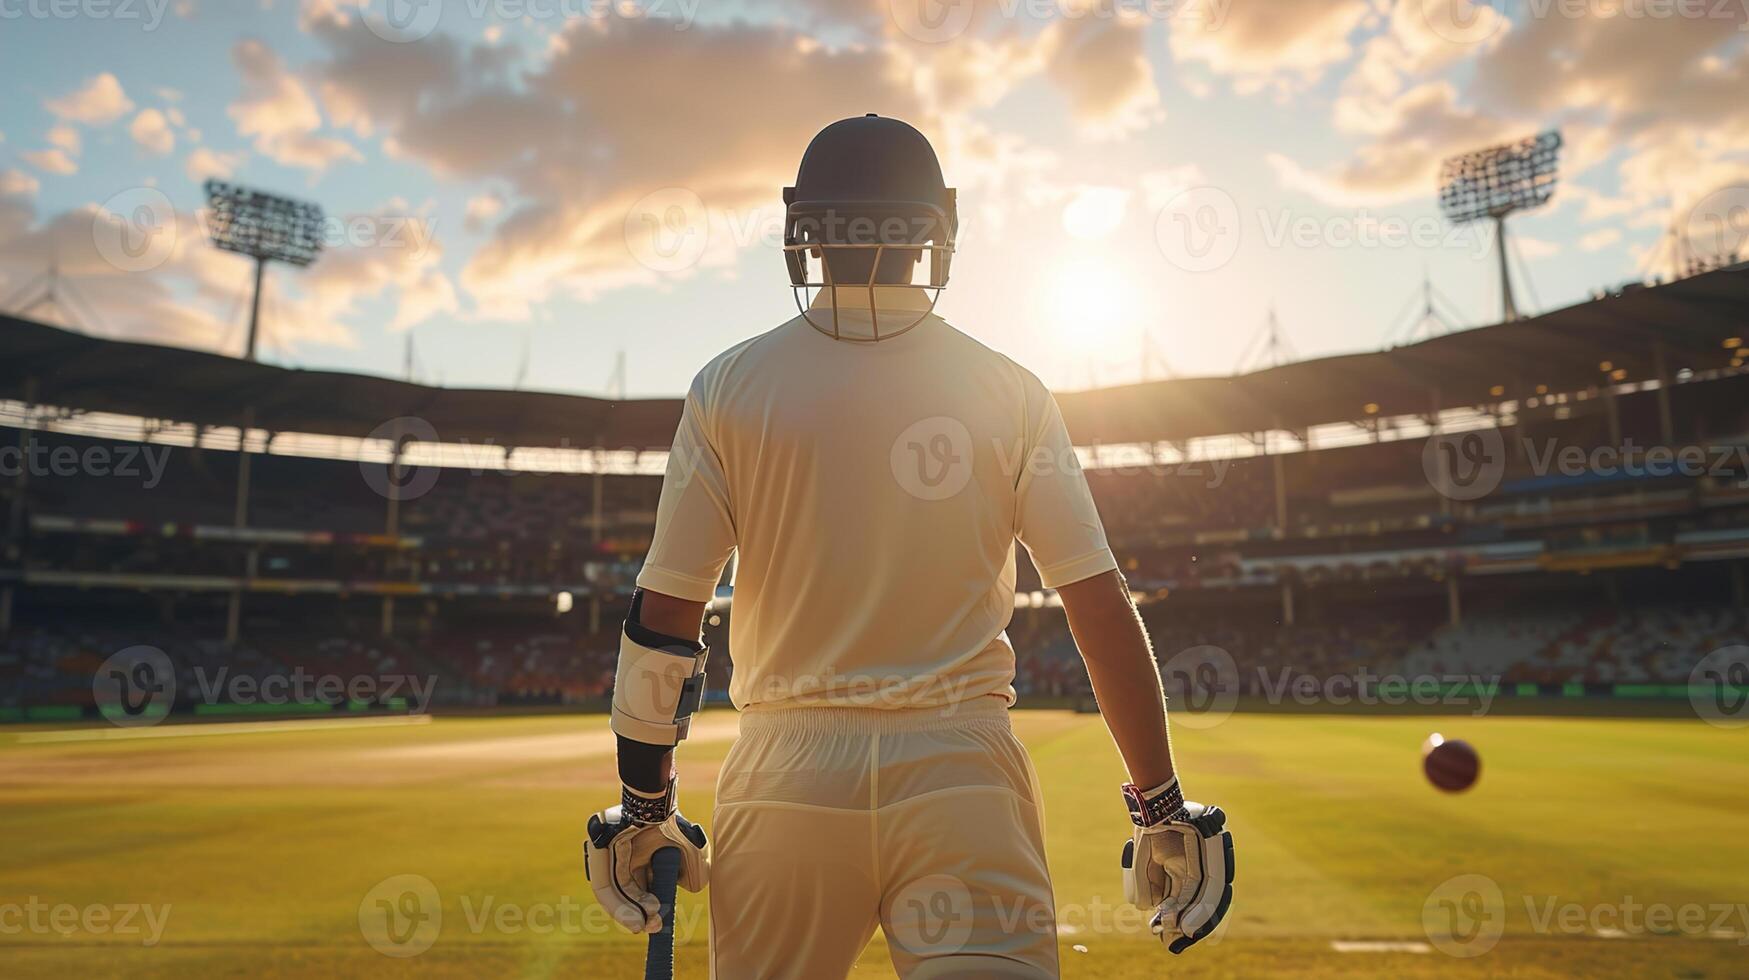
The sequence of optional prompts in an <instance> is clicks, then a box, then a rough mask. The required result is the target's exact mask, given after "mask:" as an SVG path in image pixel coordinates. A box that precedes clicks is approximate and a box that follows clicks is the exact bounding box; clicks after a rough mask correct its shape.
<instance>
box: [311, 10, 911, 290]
mask: <svg viewBox="0 0 1749 980" xmlns="http://www.w3.org/2000/svg"><path fill="white" fill-rule="evenodd" d="M308 29H309V30H310V32H311V34H312V35H313V36H314V37H315V38H316V39H317V40H318V41H319V42H320V43H322V44H323V45H324V46H325V47H326V48H327V50H328V51H329V52H330V55H331V57H330V59H329V60H328V61H326V62H325V63H322V64H320V65H318V66H315V71H316V75H317V76H318V77H319V78H320V91H321V92H322V93H323V98H324V102H325V104H327V105H329V106H331V107H333V110H332V111H333V114H334V116H335V118H336V119H337V120H344V122H345V123H346V124H347V125H348V126H349V127H350V128H352V129H353V130H354V131H355V132H361V133H364V132H370V133H381V134H382V135H383V137H384V140H385V146H386V147H387V148H389V149H390V151H391V152H392V153H394V154H396V155H397V156H400V157H402V158H406V159H410V160H415V161H418V162H420V163H423V164H425V165H426V166H428V167H430V168H431V169H432V170H434V171H435V172H437V173H438V174H440V175H442V176H447V177H456V178H466V179H493V180H496V181H501V182H503V183H504V184H505V185H506V186H507V187H508V188H509V189H510V190H511V191H512V192H513V193H512V194H511V198H512V199H513V200H515V201H516V204H515V206H514V207H512V208H508V209H507V210H506V213H504V214H503V216H502V218H501V219H500V220H499V221H498V223H497V225H496V226H495V227H494V228H493V229H492V232H491V237H490V238H489V239H488V241H487V242H486V243H485V244H484V245H483V246H482V247H481V248H480V249H479V250H478V251H477V252H476V253H475V254H474V255H473V256H472V257H471V258H470V260H469V261H468V263H467V265H466V266H465V268H464V270H463V272H462V275H461V281H462V284H463V285H464V286H465V287H466V289H467V290H468V292H469V294H470V296H471V297H472V298H473V299H474V301H475V303H476V304H477V305H478V306H479V307H480V308H481V309H483V310H487V311H489V312H490V314H491V315H495V316H522V315H526V314H527V309H528V304H529V303H531V302H539V301H541V300H543V299H545V298H547V297H548V296H550V295H552V294H553V293H554V292H555V291H557V292H561V293H565V294H570V295H576V296H581V297H588V296H592V295H594V294H596V293H597V292H599V291H601V290H603V289H611V288H618V287H622V286H625V285H630V284H633V283H644V284H655V283H660V282H662V281H664V280H665V278H666V277H667V276H669V275H677V276H684V275H689V274H695V269H696V267H694V268H689V269H686V270H682V271H677V272H674V273H667V272H658V271H655V270H652V269H650V268H646V267H644V266H643V265H640V264H639V263H638V262H637V261H636V260H635V259H634V257H633V255H632V252H631V250H630V247H629V246H628V243H627V231H626V229H627V225H628V221H630V222H632V223H633V224H634V225H635V222H636V215H635V213H634V209H635V208H636V207H637V206H638V204H639V202H640V201H641V200H643V199H645V198H647V196H648V195H650V194H651V193H653V192H656V191H661V190H663V189H665V188H682V189H685V190H686V191H688V192H690V193H691V194H696V195H697V196H698V199H699V200H701V201H702V202H703V204H704V209H705V211H706V212H707V214H700V215H691V216H689V217H690V218H691V219H693V220H695V221H699V222H702V221H706V220H712V221H715V222H717V223H716V224H713V225H712V228H713V232H712V235H711V238H712V241H713V243H716V244H719V245H721V244H727V245H730V246H733V245H735V244H736V241H735V240H733V239H731V240H729V241H727V242H726V243H717V242H716V237H717V236H716V232H715V230H714V229H715V228H717V227H722V228H723V229H724V233H725V234H731V235H733V234H738V235H740V236H741V238H742V239H743V240H744V239H745V238H746V237H747V236H748V234H749V232H748V229H749V228H751V227H753V223H754V222H755V221H756V218H757V214H758V209H760V208H761V207H764V206H768V205H772V204H775V202H776V201H777V197H778V189H779V188H780V187H782V186H783V185H784V184H785V183H787V182H788V181H789V180H790V179H791V178H792V177H793V175H794V173H795V166H796V162H797V160H798V159H799V158H800V155H801V151H802V149H803V148H804V147H805V146H806V145H807V143H808V141H809V140H810V139H811V138H812V137H813V135H814V133H815V132H817V131H818V130H819V129H820V128H821V127H822V126H823V125H825V124H826V123H829V122H831V121H833V120H835V119H839V118H843V117H845V116H850V115H860V114H861V113H863V112H866V111H871V110H874V111H880V112H882V113H883V114H886V115H893V116H899V117H901V118H907V119H910V120H912V121H913V122H917V123H919V124H921V125H922V126H924V127H925V128H926V129H927V128H928V127H929V125H930V120H929V118H927V114H926V113H925V111H924V109H923V107H922V103H921V101H920V98H919V96H918V95H917V93H916V91H915V90H914V87H913V85H912V79H911V78H910V77H909V76H907V75H906V74H904V73H903V72H902V71H900V70H899V68H898V65H897V64H896V63H895V61H894V60H893V59H891V58H890V57H889V56H888V55H886V54H883V53H882V52H880V51H875V50H869V49H862V48H845V49H838V50H833V49H829V48H826V47H824V46H822V45H820V44H818V43H817V42H815V41H813V40H812V39H810V38H808V37H806V36H804V35H802V34H799V33H796V32H795V31H793V30H790V29H787V28H780V27H757V26H751V25H746V24H733V25H727V26H703V25H695V26H694V27H693V28H692V29H691V30H688V31H684V32H676V31H674V30H673V29H672V27H671V25H669V24H666V23H663V22H659V21H651V20H644V21H637V20H624V19H612V20H606V21H579V22H574V23H572V24H571V25H570V26H569V27H568V28H567V29H566V30H565V31H564V32H563V34H561V35H559V37H558V39H557V41H556V42H555V43H554V45H553V46H552V49H551V50H552V53H551V56H550V57H549V58H548V60H547V61H546V62H545V63H544V65H542V66H541V67H540V68H539V69H537V70H534V71H531V72H528V73H526V74H524V75H522V76H521V77H519V78H515V79H512V78H511V77H510V76H509V74H508V73H507V72H506V70H505V68H504V62H503V60H502V59H503V57H504V54H503V53H504V51H505V50H506V49H507V48H510V47H511V46H510V45H507V44H503V43H500V44H499V45H496V46H491V47H485V46H475V47H464V46H463V45H462V44H460V43H458V42H456V41H454V40H453V39H450V38H448V37H438V38H435V39H434V43H430V44H422V45H418V46H413V45H398V46H385V45H383V44H382V43H381V41H380V40H377V39H376V38H375V37H374V36H373V35H371V34H370V33H369V32H368V30H367V29H365V28H364V27H363V26H362V25H361V24H359V23H358V22H357V20H356V19H353V18H339V17H333V16H329V17H318V18H314V19H312V20H311V21H310V22H309V25H308ZM386 47H393V48H395V49H396V50H390V51H385V48H386ZM413 47H418V48H419V49H420V50H418V51H416V52H409V51H407V50H405V49H409V48H413ZM701 78H708V79H712V83H711V84H708V85H701V84H699V80H700V79H701ZM778 105H781V106H782V107H783V109H782V111H755V110H750V108H749V107H755V106H773V107H775V106H778ZM701 147H708V148H709V150H708V152H701V151H700V148H701ZM731 214H732V215H733V217H734V219H735V220H734V221H733V222H726V221H725V220H724V216H725V215H731ZM732 226H738V227H740V228H741V229H742V230H741V231H740V232H738V233H737V232H734V231H733V227H732ZM699 230H700V232H701V233H702V231H703V226H702V225H700V226H699ZM753 237H755V238H757V237H758V235H757V234H756V233H755V234H753ZM743 243H745V242H744V241H743Z"/></svg>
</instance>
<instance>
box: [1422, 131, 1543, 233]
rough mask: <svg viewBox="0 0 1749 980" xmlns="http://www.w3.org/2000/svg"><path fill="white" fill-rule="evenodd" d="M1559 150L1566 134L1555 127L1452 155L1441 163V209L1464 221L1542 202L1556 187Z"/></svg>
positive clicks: (1493, 215)
mask: <svg viewBox="0 0 1749 980" xmlns="http://www.w3.org/2000/svg"><path fill="white" fill-rule="evenodd" d="M1560 150H1561V134H1560V132H1559V131H1557V130H1550V131H1548V132H1545V133H1540V134H1538V135H1536V136H1531V137H1526V138H1525V139H1521V140H1518V141H1516V142H1512V143H1505V144H1502V145H1500V146H1491V147H1488V148H1487V149H1483V150H1476V151H1474V152H1471V153H1463V154H1459V155H1458V156H1454V157H1451V158H1449V159H1447V160H1446V161H1445V162H1444V164H1442V165H1441V166H1440V172H1439V207H1440V210H1441V211H1443V212H1445V216H1446V217H1447V218H1448V219H1449V220H1451V221H1453V222H1460V223H1461V222H1466V221H1477V220H1480V219H1482V218H1504V217H1505V216H1506V215H1508V214H1511V213H1512V212H1514V211H1522V210H1525V209H1527V208H1534V207H1539V206H1541V205H1543V204H1545V203H1547V202H1548V200H1549V197H1550V196H1551V195H1553V194H1554V192H1555V183H1556V181H1557V179H1558V176H1559V163H1560Z"/></svg>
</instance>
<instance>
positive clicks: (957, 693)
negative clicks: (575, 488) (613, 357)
mask: <svg viewBox="0 0 1749 980" xmlns="http://www.w3.org/2000/svg"><path fill="white" fill-rule="evenodd" d="M827 292H829V291H823V292H822V296H821V298H820V299H819V300H816V301H815V304H814V309H813V311H812V316H813V317H814V319H815V320H816V321H817V322H820V323H823V324H827V325H828V326H829V325H830V323H831V317H832V313H831V309H830V299H829V297H828V296H827ZM839 294H840V295H839V313H838V317H839V329H840V331H841V333H842V334H843V335H845V336H867V335H868V334H869V330H870V326H869V325H870V320H871V317H870V315H869V312H868V306H869V302H868V299H869V297H868V291H867V289H866V288H861V287H858V288H850V287H840V288H839ZM876 299H877V301H878V304H879V307H880V310H881V317H880V319H881V328H882V330H883V331H886V332H890V331H892V330H895V329H897V327H898V326H902V325H903V324H904V323H908V322H910V321H911V320H912V319H914V318H915V316H916V315H917V312H920V311H922V310H925V309H927V308H928V306H929V304H928V300H927V297H926V296H925V294H924V293H923V291H922V290H920V289H915V288H910V287H877V293H876ZM823 304H824V305H823ZM906 310H909V311H916V312H910V313H904V312H895V311H906ZM1017 539H1018V540H1019V541H1020V542H1021V543H1022V544H1024V545H1025V546H1026V548H1027V550H1028V551H1029V552H1030V553H1031V555H1032V559H1033V563H1034V564H1035V565H1036V566H1037V567H1038V570H1039V573H1040V575H1041V577H1042V579H1043V581H1044V584H1045V585H1046V586H1047V587H1057V586H1062V585H1067V584H1069V583H1072V582H1077V581H1080V580H1081V579H1085V578H1088V577H1090V576H1093V575H1097V574H1099V573H1101V572H1105V571H1109V570H1111V569H1113V568H1116V567H1117V562H1116V560H1115V559H1114V558H1113V557H1112V553H1111V549H1110V548H1109V547H1108V546H1107V545H1106V540H1105V532H1104V529H1103V528H1102V527H1101V526H1100V522H1099V514H1098V512H1097V511H1096V510H1095V509H1094V506H1093V499H1092V496H1091V495H1090V494H1089V493H1088V490H1087V481H1086V479H1085V478H1084V477H1083V475H1082V473H1081V469H1080V465H1079V463H1078V460H1077V458H1076V456H1075V452H1074V449H1073V448H1072V447H1071V445H1070V443H1069V436H1068V433H1067V431H1065V429H1064V427H1063V419H1062V416H1061V415H1060V414H1059V412H1058V410H1057V405H1056V402H1055V401H1054V400H1053V399H1052V398H1051V395H1050V393H1049V392H1048V391H1047V390H1046V389H1045V387H1044V385H1043V384H1041V383H1040V382H1039V380H1038V378H1036V377H1034V376H1033V374H1032V373H1031V372H1029V371H1027V370H1026V369H1024V368H1022V367H1020V366H1019V365H1017V364H1015V363H1014V362H1013V361H1011V360H1009V359H1008V358H1007V357H1004V356H1003V355H1001V354H998V353H996V352H995V351H992V350H990V349H989V348H987V347H985V346H983V345H982V344H980V343H978V342H977V341H975V340H972V339H971V338H970V337H967V336H966V335H965V334H962V333H960V332H959V331H957V330H955V329H954V328H953V327H951V326H949V325H948V324H947V323H946V322H944V321H942V320H941V319H939V318H938V317H935V316H934V315H930V316H928V317H926V318H925V319H924V320H923V321H922V322H921V323H919V324H918V325H917V326H916V327H915V328H913V329H912V330H910V331H909V332H906V333H903V334H901V335H899V336H896V337H891V338H889V339H885V340H882V341H880V342H879V343H851V342H846V341H842V340H834V339H832V338H831V337H829V336H826V335H825V334H823V333H821V332H820V331H818V330H816V329H814V328H813V327H812V326H810V325H809V324H808V322H807V321H806V320H805V319H803V318H801V317H797V318H795V319H793V320H791V321H789V322H788V323H785V324H784V325H782V326H780V327H778V328H777V329H775V330H772V331H771V332H769V333H765V334H762V335H760V336H758V337H755V338H753V339H751V340H748V341H746V342H744V343H741V344H739V345H737V346H735V347H733V348H730V349H729V350H728V351H726V352H724V353H723V354H722V355H720V356H718V357H717V358H716V359H715V360H713V361H711V362H710V363H709V364H708V365H706V366H705V368H704V370H702V371H700V372H699V374H698V377H696V378H695V379H694V380H693V382H692V387H691V390H690V391H688V392H687V396H686V405H685V409H684V411H683V413H682V415H681V420H680V429H679V431H678V432H677V433H676V434H675V437H674V448H673V451H672V454H671V455H670V457H669V462H668V471H667V475H666V478H665V479H664V482H663V485H662V499H661V503H660V505H659V506H658V509H657V513H656V532H655V539H654V541H653V542H652V544H651V546H650V554H649V557H648V558H647V559H646V561H645V563H644V567H643V570H642V572H641V573H640V574H639V575H638V584H639V585H640V586H642V587H644V588H647V589H650V590H652V591H655V592H661V593H664V594H667V595H671V596H677V597H679V598H682V599H691V600H695V601H704V600H708V599H710V598H711V597H712V595H713V592H714V589H715V587H716V585H717V581H718V579H719V577H720V576H721V574H722V570H723V566H724V565H725V564H726V563H727V561H728V559H729V556H730V553H731V552H738V555H739V557H738V561H737V564H736V570H735V581H734V587H735V599H734V607H733V610H732V613H731V617H730V619H731V626H730V643H729V645H730V649H731V651H732V653H733V657H734V676H733V680H732V681H731V683H730V685H729V694H730V697H731V698H732V699H733V701H734V702H735V704H736V706H737V707H741V708H746V707H749V706H766V707H800V706H809V705H846V706H863V707H877V708H886V707H890V708H917V707H936V706H944V705H951V704H957V703H959V702H962V701H967V700H970V699H972V698H975V697H980V696H983V695H987V694H999V695H1002V696H1004V697H1006V698H1007V699H1008V700H1009V701H1010V702H1012V701H1013V700H1014V686H1013V681H1014V651H1013V648H1012V647H1010V646H1009V644H1008V638H1007V636H1006V635H1005V634H1004V632H1003V630H1004V628H1005V627H1006V625H1007V623H1008V619H1009V617H1010V616H1011V615H1012V614H1013V610H1014V542H1015V541H1016V540H1017Z"/></svg>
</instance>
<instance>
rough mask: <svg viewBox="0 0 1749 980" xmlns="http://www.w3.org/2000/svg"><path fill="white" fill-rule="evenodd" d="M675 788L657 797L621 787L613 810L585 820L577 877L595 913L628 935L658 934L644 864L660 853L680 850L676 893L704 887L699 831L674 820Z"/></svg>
mask: <svg viewBox="0 0 1749 980" xmlns="http://www.w3.org/2000/svg"><path fill="white" fill-rule="evenodd" d="M674 788H675V782H674V781H670V782H669V783H668V792H667V793H664V794H663V795H662V796H659V797H652V796H650V795H648V794H645V793H640V792H638V791H637V790H634V789H632V788H631V787H629V786H628V787H624V789H623V791H622V793H621V796H620V805H619V806H610V807H608V808H607V809H605V810H603V811H601V812H600V813H597V814H595V815H594V816H592V817H590V818H589V836H588V837H586V838H585V839H584V841H583V873H584V875H586V876H587V877H588V879H589V887H590V888H591V889H593V890H594V892H595V898H596V900H597V901H599V902H600V903H601V907H602V908H605V909H607V912H608V914H609V915H611V916H613V920H614V921H615V922H618V923H619V924H620V925H622V926H624V927H626V928H627V929H630V930H631V931H632V932H660V931H661V930H662V916H661V906H660V904H659V903H658V902H657V901H656V896H654V895H652V894H650V858H651V856H652V855H654V854H655V853H656V852H657V851H659V850H661V849H662V848H664V847H678V848H679V849H680V887H682V888H684V889H686V890H687V891H689V892H696V891H699V890H701V889H702V888H704V886H705V885H706V884H707V883H708V882H709V881H710V873H711V863H710V849H709V842H708V841H706V839H705V834H704V829H703V828H702V827H700V826H699V825H698V824H695V823H693V822H692V821H690V820H688V819H686V818H685V817H683V816H681V815H680V811H679V810H678V809H677V808H676V805H675V795H674Z"/></svg>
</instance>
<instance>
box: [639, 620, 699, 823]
mask: <svg viewBox="0 0 1749 980" xmlns="http://www.w3.org/2000/svg"><path fill="white" fill-rule="evenodd" d="M642 600H643V601H642V602H641V603H639V604H638V623H639V624H640V625H641V626H643V627H644V628H645V629H647V630H649V631H651V632H653V633H660V634H661V635H663V636H668V637H673V638H675V639H677V640H688V641H692V642H696V641H698V639H699V637H700V632H699V629H700V627H701V626H703V625H704V608H705V604H704V603H702V602H694V601H692V600H690V599H678V598H675V597H674V596H671V595H663V594H662V593H660V592H651V591H650V590H648V589H644V590H643V591H642ZM618 744H619V778H620V781H621V782H623V783H625V784H626V785H627V786H630V787H631V788H633V789H636V790H642V791H643V792H646V793H660V792H662V791H663V790H664V789H666V788H667V787H668V780H669V779H670V778H672V777H673V775H674V747H673V746H671V745H649V744H646V743H644V742H636V741H633V740H631V739H629V738H626V737H624V736H621V737H620V738H619V739H618Z"/></svg>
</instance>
